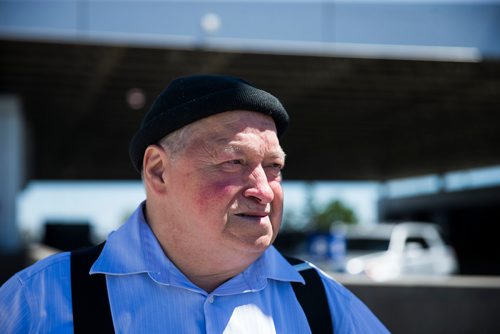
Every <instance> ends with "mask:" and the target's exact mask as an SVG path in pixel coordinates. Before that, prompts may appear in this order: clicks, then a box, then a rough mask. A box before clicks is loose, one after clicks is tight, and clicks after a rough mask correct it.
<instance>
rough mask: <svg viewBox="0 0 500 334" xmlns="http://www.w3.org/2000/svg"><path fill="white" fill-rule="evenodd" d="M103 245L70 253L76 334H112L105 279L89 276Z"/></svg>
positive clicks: (97, 275)
mask: <svg viewBox="0 0 500 334" xmlns="http://www.w3.org/2000/svg"><path fill="white" fill-rule="evenodd" d="M103 247H104V243H102V244H100V245H98V246H95V247H90V248H84V249H81V250H77V251H73V252H71V296H72V304H73V328H74V333H75V334H81V333H114V328H113V320H112V318H111V310H110V308H109V300H108V290H107V288H106V276H105V275H102V274H95V275H89V271H90V268H91V267H92V264H93V263H94V262H95V261H96V260H97V258H98V257H99V254H100V253H101V251H102V249H103Z"/></svg>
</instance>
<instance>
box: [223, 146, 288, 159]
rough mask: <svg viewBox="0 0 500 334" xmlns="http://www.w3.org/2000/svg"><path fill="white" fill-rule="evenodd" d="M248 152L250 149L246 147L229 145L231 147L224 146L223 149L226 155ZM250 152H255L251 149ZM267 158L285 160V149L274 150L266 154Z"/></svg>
mask: <svg viewBox="0 0 500 334" xmlns="http://www.w3.org/2000/svg"><path fill="white" fill-rule="evenodd" d="M248 150H249V148H247V147H244V146H239V145H235V144H229V145H225V146H224V148H223V149H222V152H224V153H244V152H245V151H248ZM250 150H253V149H252V148H250ZM266 158H271V159H283V160H285V158H286V154H285V152H284V151H283V149H281V147H280V149H279V150H274V151H271V152H268V153H267V154H266Z"/></svg>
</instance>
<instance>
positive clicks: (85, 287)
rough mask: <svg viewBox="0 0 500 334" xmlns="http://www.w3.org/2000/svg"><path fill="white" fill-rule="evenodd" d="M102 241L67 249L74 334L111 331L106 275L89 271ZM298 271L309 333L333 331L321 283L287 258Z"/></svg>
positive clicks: (296, 287) (297, 292)
mask: <svg viewBox="0 0 500 334" xmlns="http://www.w3.org/2000/svg"><path fill="white" fill-rule="evenodd" d="M103 247H104V243H102V244H100V245H98V246H95V247H91V248H85V249H82V250H77V251H73V252H71V295H72V304H73V328H74V332H75V334H81V333H114V328H113V320H112V317H111V310H110V308H109V300H108V290H107V287H106V277H105V275H102V274H95V275H89V270H90V267H92V264H93V263H94V262H95V261H96V260H97V258H98V257H99V254H100V253H101V250H102V248H103ZM287 260H288V262H290V264H292V265H293V266H295V267H296V268H297V270H298V271H299V272H300V274H301V275H302V277H303V278H304V280H305V281H306V284H305V285H303V284H301V283H298V282H292V283H291V284H292V288H293V291H294V292H295V295H296V296H297V300H298V301H299V303H300V305H301V306H302V309H303V310H304V313H305V315H306V317H307V321H308V322H309V327H310V328H311V332H312V333H313V334H323V333H333V324H332V319H331V316H330V307H329V305H328V300H327V297H326V291H325V287H324V285H323V282H322V281H321V277H320V276H319V274H318V272H317V271H316V270H315V269H314V268H312V267H310V266H308V265H307V264H306V263H305V262H304V261H301V260H297V259H293V258H287Z"/></svg>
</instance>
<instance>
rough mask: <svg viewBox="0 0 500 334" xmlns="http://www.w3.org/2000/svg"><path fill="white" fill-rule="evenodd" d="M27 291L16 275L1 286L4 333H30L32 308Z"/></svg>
mask: <svg viewBox="0 0 500 334" xmlns="http://www.w3.org/2000/svg"><path fill="white" fill-rule="evenodd" d="M26 293H27V291H26V289H24V288H23V284H22V282H21V281H20V280H19V278H18V277H17V275H16V276H13V277H11V278H10V279H9V280H8V281H7V282H5V284H4V285H2V287H1V288H0V328H2V332H3V333H9V334H10V333H29V332H30V324H31V323H32V321H31V309H30V304H29V297H28V296H27V295H26Z"/></svg>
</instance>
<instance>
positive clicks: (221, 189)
mask: <svg viewBox="0 0 500 334" xmlns="http://www.w3.org/2000/svg"><path fill="white" fill-rule="evenodd" d="M233 191H234V187H233V186H231V185H230V184H228V183H227V182H215V183H211V184H208V185H204V186H203V187H200V188H199V192H198V197H197V200H196V205H197V207H198V208H199V209H200V210H204V211H205V212H206V211H207V210H210V209H212V210H213V209H214V208H215V207H216V206H223V207H225V206H226V205H227V204H228V203H226V201H229V199H230V197H231V195H232V193H233Z"/></svg>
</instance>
